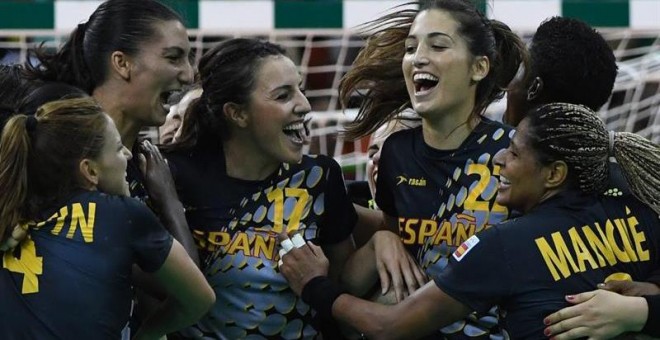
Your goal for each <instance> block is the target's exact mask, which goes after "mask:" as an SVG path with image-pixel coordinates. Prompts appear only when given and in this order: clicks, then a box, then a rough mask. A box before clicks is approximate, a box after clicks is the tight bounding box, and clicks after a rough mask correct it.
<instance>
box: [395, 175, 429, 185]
mask: <svg viewBox="0 0 660 340" xmlns="http://www.w3.org/2000/svg"><path fill="white" fill-rule="evenodd" d="M396 180H397V183H396V185H399V184H401V183H406V184H408V185H411V186H414V187H425V186H426V179H425V178H424V177H422V178H406V177H405V176H400V175H399V176H396Z"/></svg>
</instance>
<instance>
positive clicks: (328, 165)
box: [293, 155, 341, 170]
mask: <svg viewBox="0 0 660 340" xmlns="http://www.w3.org/2000/svg"><path fill="white" fill-rule="evenodd" d="M315 166H319V167H321V168H324V169H329V170H341V167H340V166H339V163H337V161H336V160H335V159H334V158H332V157H330V156H326V155H303V157H302V160H301V161H300V163H298V164H296V165H294V166H293V168H294V169H295V168H297V167H301V168H304V169H311V168H313V167H315Z"/></svg>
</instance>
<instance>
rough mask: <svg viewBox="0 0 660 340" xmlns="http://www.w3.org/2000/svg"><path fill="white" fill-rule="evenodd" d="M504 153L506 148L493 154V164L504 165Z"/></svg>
mask: <svg viewBox="0 0 660 340" xmlns="http://www.w3.org/2000/svg"><path fill="white" fill-rule="evenodd" d="M506 153H507V149H502V150H500V151H498V152H497V153H496V154H495V156H494V157H493V164H495V165H496V166H499V167H503V166H504V158H505V156H506Z"/></svg>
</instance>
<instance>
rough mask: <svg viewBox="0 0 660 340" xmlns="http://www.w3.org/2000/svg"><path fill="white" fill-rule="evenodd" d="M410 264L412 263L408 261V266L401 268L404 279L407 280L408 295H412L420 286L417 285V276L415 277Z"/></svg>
mask: <svg viewBox="0 0 660 340" xmlns="http://www.w3.org/2000/svg"><path fill="white" fill-rule="evenodd" d="M410 265H411V264H410V263H408V266H407V267H405V268H403V269H402V270H401V271H402V273H403V279H404V281H405V282H406V288H408V295H411V294H412V293H414V292H415V291H416V290H417V288H419V286H417V278H416V277H415V274H413V270H412V268H411V266H410Z"/></svg>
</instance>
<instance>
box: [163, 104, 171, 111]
mask: <svg viewBox="0 0 660 340" xmlns="http://www.w3.org/2000/svg"><path fill="white" fill-rule="evenodd" d="M170 108H172V105H170V104H163V109H165V111H167V112H169V111H170Z"/></svg>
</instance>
